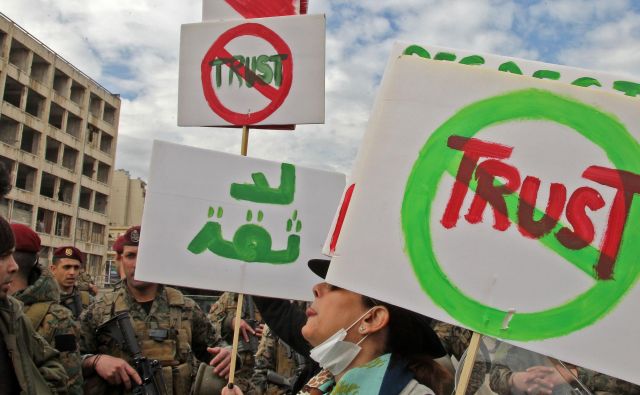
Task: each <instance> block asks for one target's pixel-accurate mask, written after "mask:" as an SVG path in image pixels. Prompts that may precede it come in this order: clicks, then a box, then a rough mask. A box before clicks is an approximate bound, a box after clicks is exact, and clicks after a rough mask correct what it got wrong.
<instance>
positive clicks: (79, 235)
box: [76, 218, 91, 241]
mask: <svg viewBox="0 0 640 395" xmlns="http://www.w3.org/2000/svg"><path fill="white" fill-rule="evenodd" d="M90 228H91V222H89V221H85V220H84V219H79V218H78V220H77V221H76V239H77V240H78V241H89V232H90Z"/></svg>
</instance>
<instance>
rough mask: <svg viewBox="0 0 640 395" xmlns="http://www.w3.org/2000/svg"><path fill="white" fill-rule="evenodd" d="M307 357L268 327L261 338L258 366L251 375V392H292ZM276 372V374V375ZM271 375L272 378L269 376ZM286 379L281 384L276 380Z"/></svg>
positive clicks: (262, 394)
mask: <svg viewBox="0 0 640 395" xmlns="http://www.w3.org/2000/svg"><path fill="white" fill-rule="evenodd" d="M304 365H305V359H304V357H303V356H302V355H300V354H298V353H296V352H295V351H293V349H292V348H291V347H289V345H287V344H286V343H285V342H283V341H282V340H280V339H279V338H278V337H277V336H276V335H275V334H274V333H273V332H272V331H271V330H270V329H269V328H268V327H265V331H264V333H263V334H262V339H260V345H259V346H258V352H257V353H256V366H255V369H254V372H253V376H252V377H251V386H252V389H251V391H250V393H252V394H256V395H265V394H266V395H285V394H291V386H292V385H293V383H294V382H295V380H296V377H297V376H298V374H299V373H300V372H301V371H302V369H304ZM274 373H275V374H276V375H274ZM270 377H271V380H269V378H270ZM281 379H282V381H286V382H289V383H290V385H289V386H286V385H281V384H279V383H276V382H275V381H281Z"/></svg>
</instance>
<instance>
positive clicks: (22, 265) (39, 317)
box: [9, 224, 82, 394]
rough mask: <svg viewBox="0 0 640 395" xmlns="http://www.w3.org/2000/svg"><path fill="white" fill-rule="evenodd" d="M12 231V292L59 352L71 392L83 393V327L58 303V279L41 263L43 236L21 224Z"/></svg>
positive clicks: (34, 324) (35, 324)
mask: <svg viewBox="0 0 640 395" xmlns="http://www.w3.org/2000/svg"><path fill="white" fill-rule="evenodd" d="M11 228H12V229H13V234H14V236H15V240H16V246H15V252H14V253H13V257H14V259H15V261H16V263H17V264H18V267H19V269H18V272H17V275H16V277H15V278H14V280H13V283H12V284H11V289H10V291H9V293H10V294H11V295H12V296H14V297H15V298H16V299H18V300H19V301H21V302H22V303H23V304H24V308H23V311H24V314H25V315H26V316H27V317H28V318H29V320H30V321H31V324H32V326H33V328H34V329H35V330H36V332H38V333H39V334H40V335H42V337H44V339H45V340H46V341H47V342H48V343H49V344H50V345H51V346H53V347H54V348H55V349H57V350H58V351H59V352H60V360H61V362H62V364H63V365H64V368H65V370H66V371H67V375H68V376H69V381H68V383H67V386H68V389H69V393H70V394H82V368H81V363H82V361H81V359H80V350H79V347H78V341H79V340H80V324H79V323H78V322H76V321H75V320H74V319H73V316H72V314H71V311H69V310H68V309H67V308H65V307H63V306H62V305H61V304H60V303H58V301H59V300H60V291H59V290H58V285H57V284H56V280H55V279H54V278H53V276H52V275H51V273H50V272H49V271H48V270H47V269H46V268H44V267H42V266H40V265H39V264H38V253H39V252H40V236H38V234H37V233H36V232H34V231H33V230H31V228H29V227H28V226H25V225H22V224H11Z"/></svg>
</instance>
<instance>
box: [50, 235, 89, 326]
mask: <svg viewBox="0 0 640 395" xmlns="http://www.w3.org/2000/svg"><path fill="white" fill-rule="evenodd" d="M83 262H84V254H83V253H82V251H80V250H79V249H77V248H76V247H72V246H65V247H60V248H57V249H56V250H55V251H53V258H52V259H51V266H50V268H51V272H52V273H53V276H54V277H55V278H56V281H57V282H58V287H60V292H61V295H60V303H61V304H62V305H63V306H65V307H66V308H68V309H69V310H71V312H72V313H73V316H74V317H75V318H76V319H78V318H79V317H80V313H82V311H84V309H86V308H87V307H88V306H89V305H90V304H91V303H92V302H93V298H92V296H91V295H90V294H89V292H87V291H80V290H79V289H78V287H77V286H76V281H77V280H78V274H79V273H80V266H81V265H82V263H83Z"/></svg>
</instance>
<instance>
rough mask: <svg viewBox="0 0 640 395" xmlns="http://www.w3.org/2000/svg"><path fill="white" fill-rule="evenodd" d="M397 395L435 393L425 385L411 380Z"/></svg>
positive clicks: (426, 394) (431, 394) (427, 394)
mask: <svg viewBox="0 0 640 395" xmlns="http://www.w3.org/2000/svg"><path fill="white" fill-rule="evenodd" d="M398 395H435V392H433V390H432V389H431V388H429V387H427V386H426V385H423V384H420V383H418V382H417V381H416V380H411V381H409V383H408V384H407V385H406V386H405V387H404V389H403V390H402V392H400V394H398Z"/></svg>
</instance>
